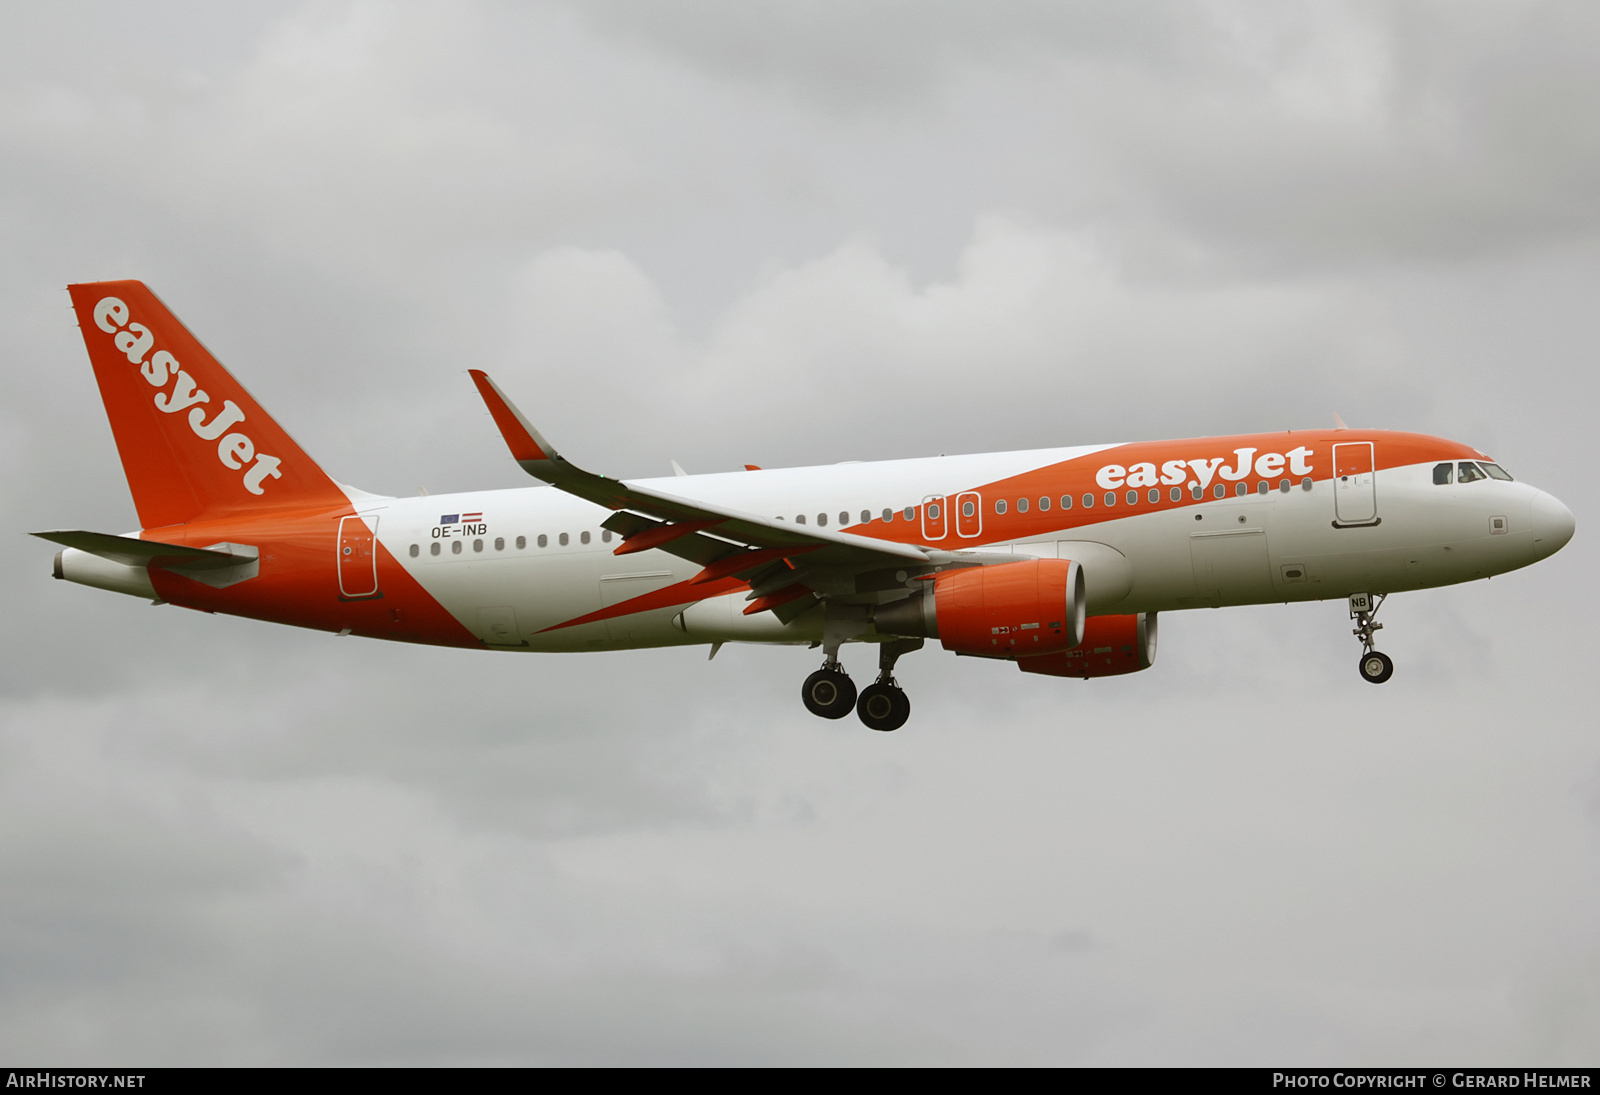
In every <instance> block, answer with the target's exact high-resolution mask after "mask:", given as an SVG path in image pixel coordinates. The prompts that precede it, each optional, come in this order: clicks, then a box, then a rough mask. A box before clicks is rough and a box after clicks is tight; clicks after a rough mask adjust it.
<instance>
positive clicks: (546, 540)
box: [539, 532, 550, 547]
mask: <svg viewBox="0 0 1600 1095" xmlns="http://www.w3.org/2000/svg"><path fill="white" fill-rule="evenodd" d="M539 546H540V547H549V546H550V537H548V536H546V535H545V534H544V533H542V532H541V533H540V534H539Z"/></svg>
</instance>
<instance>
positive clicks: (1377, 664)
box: [1350, 593, 1394, 684]
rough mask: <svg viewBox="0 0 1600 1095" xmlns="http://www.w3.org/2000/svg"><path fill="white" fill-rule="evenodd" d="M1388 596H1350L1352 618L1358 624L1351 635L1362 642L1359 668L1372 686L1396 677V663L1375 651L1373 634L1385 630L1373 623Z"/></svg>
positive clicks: (1387, 656)
mask: <svg viewBox="0 0 1600 1095" xmlns="http://www.w3.org/2000/svg"><path fill="white" fill-rule="evenodd" d="M1387 596H1388V594H1386V593H1377V594H1373V593H1352V594H1351V595H1350V618H1351V619H1352V620H1354V621H1355V622H1356V627H1355V630H1354V631H1352V632H1350V634H1352V635H1354V636H1355V637H1356V638H1358V639H1360V640H1361V661H1360V662H1358V663H1357V668H1359V669H1360V670H1361V679H1362V680H1364V681H1367V682H1368V683H1370V684H1382V683H1383V682H1384V681H1386V680H1388V679H1389V678H1390V677H1392V676H1394V661H1393V660H1392V659H1391V658H1390V657H1389V655H1387V654H1383V653H1380V652H1379V651H1377V650H1374V649H1373V641H1372V636H1373V634H1374V633H1375V632H1378V631H1382V630H1383V625H1382V624H1380V623H1374V622H1373V621H1374V620H1375V619H1376V617H1377V615H1378V609H1379V608H1381V607H1382V606H1383V602H1384V598H1386V597H1387Z"/></svg>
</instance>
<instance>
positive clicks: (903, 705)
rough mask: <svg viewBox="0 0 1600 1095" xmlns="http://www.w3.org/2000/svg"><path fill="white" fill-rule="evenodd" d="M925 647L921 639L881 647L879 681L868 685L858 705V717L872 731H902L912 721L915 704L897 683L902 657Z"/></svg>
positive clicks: (879, 649) (900, 640)
mask: <svg viewBox="0 0 1600 1095" xmlns="http://www.w3.org/2000/svg"><path fill="white" fill-rule="evenodd" d="M921 647H922V640H921V639H896V640H895V641H894V642H888V643H880V644H879V646H878V679H877V680H876V681H874V682H873V683H872V684H869V685H867V687H866V688H865V689H863V690H862V692H861V699H860V701H859V702H857V704H856V715H857V716H858V717H859V718H860V719H861V721H862V722H863V723H865V724H866V725H867V728H868V729H869V730H884V731H888V730H898V729H900V728H901V727H902V726H904V725H905V724H906V720H907V719H909V718H910V717H911V700H910V699H908V698H907V697H906V694H905V692H904V690H902V689H901V687H900V685H899V684H897V683H896V682H895V679H894V663H895V662H897V661H899V660H900V655H902V654H909V653H911V652H912V651H913V650H918V649H920V648H921Z"/></svg>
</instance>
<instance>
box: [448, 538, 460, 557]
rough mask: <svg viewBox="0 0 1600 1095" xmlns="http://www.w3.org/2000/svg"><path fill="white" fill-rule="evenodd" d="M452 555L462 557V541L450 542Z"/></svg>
mask: <svg viewBox="0 0 1600 1095" xmlns="http://www.w3.org/2000/svg"><path fill="white" fill-rule="evenodd" d="M450 554H451V555H460V554H461V541H460V540H451V541H450Z"/></svg>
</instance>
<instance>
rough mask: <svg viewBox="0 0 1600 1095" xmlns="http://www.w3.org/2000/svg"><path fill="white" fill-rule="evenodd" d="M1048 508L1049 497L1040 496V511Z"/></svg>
mask: <svg viewBox="0 0 1600 1095" xmlns="http://www.w3.org/2000/svg"><path fill="white" fill-rule="evenodd" d="M1049 508H1050V499H1048V498H1040V499H1039V511H1040V512H1041V513H1042V512H1044V511H1045V510H1047V509H1049Z"/></svg>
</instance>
